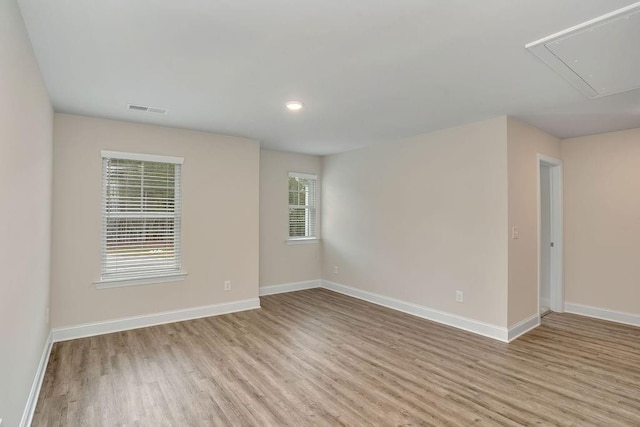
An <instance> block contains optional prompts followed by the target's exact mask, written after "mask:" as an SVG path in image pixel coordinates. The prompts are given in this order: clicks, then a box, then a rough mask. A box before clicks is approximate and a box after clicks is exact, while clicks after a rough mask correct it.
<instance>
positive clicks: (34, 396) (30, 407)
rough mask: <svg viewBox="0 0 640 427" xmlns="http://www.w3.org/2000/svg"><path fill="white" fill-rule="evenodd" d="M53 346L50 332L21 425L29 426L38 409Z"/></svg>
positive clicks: (21, 426) (22, 426) (23, 426)
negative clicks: (37, 405)
mask: <svg viewBox="0 0 640 427" xmlns="http://www.w3.org/2000/svg"><path fill="white" fill-rule="evenodd" d="M52 346H53V335H52V333H51V332H49V336H48V337H47V340H46V341H45V343H44V348H43V349H42V356H41V357H40V363H39V364H38V369H37V370H36V375H35V378H34V379H33V384H32V385H31V391H30V392H29V398H28V399H27V404H26V405H25V408H24V412H23V413H22V419H21V420H20V427H28V426H30V425H31V421H32V420H33V413H34V412H35V410H36V404H37V403H38V396H40V389H41V388H42V381H43V380H44V374H45V372H46V371H47V364H48V363H49V355H50V354H51V347H52Z"/></svg>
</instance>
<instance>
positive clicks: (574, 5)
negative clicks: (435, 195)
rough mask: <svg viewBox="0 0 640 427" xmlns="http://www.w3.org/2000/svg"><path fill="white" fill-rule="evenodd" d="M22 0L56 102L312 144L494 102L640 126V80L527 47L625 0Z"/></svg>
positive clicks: (406, 128) (573, 130)
mask: <svg viewBox="0 0 640 427" xmlns="http://www.w3.org/2000/svg"><path fill="white" fill-rule="evenodd" d="M19 3H20V5H21V9H22V12H23V15H24V18H25V22H26V25H27V28H28V31H29V34H30V36H31V40H32V44H33V47H34V50H35V53H36V56H37V58H38V61H39V63H40V67H41V70H42V73H43V75H44V79H45V82H46V85H47V88H48V90H49V93H50V95H51V98H52V100H53V104H54V107H55V109H56V111H59V112H67V113H74V114H82V115H89V116H97V117H106V118H113V119H120V120H128V121H135V122H144V123H156V124H161V125H166V126H174V127H180V128H187V129H196V130H204V131H210V132H215V133H223V134H230V135H238V136H245V137H250V138H255V139H259V140H261V141H262V146H263V147H266V148H271V149H277V150H285V151H294V152H302V153H311V154H328V153H335V152H340V151H346V150H350V149H354V148H357V147H362V146H366V145H369V144H376V143H381V142H387V141H393V140H396V139H399V138H403V137H407V136H412V135H416V134H419V133H423V132H429V131H433V130H437V129H442V128H446V127H450V126H454V125H459V124H463V123H468V122H473V121H477V120H482V119H485V118H489V117H494V116H498V115H504V114H507V115H513V116H516V117H519V118H521V119H523V120H525V121H528V122H529V123H532V124H533V125H535V126H538V127H540V128H541V129H544V130H546V131H548V132H550V133H552V134H555V135H556V136H559V137H571V136H579V135H585V134H591V133H600V132H606V131H611V130H618V129H626V128H631V127H640V91H639V90H635V91H632V92H627V93H623V94H619V95H613V96H609V97H604V98H599V99H588V98H587V97H586V96H584V95H583V94H581V93H580V92H579V91H578V90H577V89H575V88H574V87H573V86H571V85H570V84H569V83H568V82H567V81H565V80H564V79H563V78H562V77H560V76H559V75H557V74H555V73H554V72H553V71H552V70H551V69H549V68H548V67H547V66H545V64H544V63H542V62H541V61H539V60H538V59H537V58H536V57H535V56H534V55H532V54H531V53H529V52H528V51H527V50H526V49H525V48H524V45H525V44H527V43H530V42H532V41H535V40H538V39H540V38H543V37H546V36H548V35H551V34H553V33H557V32H558V31H561V30H564V29H566V28H569V27H572V26H574V25H577V24H580V23H582V22H584V21H587V20H589V19H592V18H595V17H597V16H600V15H603V14H605V13H608V12H611V11H613V10H615V9H619V8H621V7H624V6H627V5H630V4H632V3H634V1H629V0H607V1H602V0H518V1H513V0H483V1H477V0H447V1H442V0H393V1H389V0H268V1H266V0H90V1H87V0H57V1H43V0H19ZM629 43H634V44H636V45H637V43H638V41H637V40H629ZM638 72H639V73H640V70H638ZM292 99H295V100H301V101H303V102H304V103H305V108H304V110H303V111H301V112H298V113H291V112H289V111H287V110H286V109H285V108H284V103H285V102H286V101H288V100H292ZM129 103H132V104H140V105H150V106H153V107H158V108H166V109H168V110H169V111H168V113H167V114H166V115H161V114H153V113H144V112H139V111H131V110H128V109H127V104H129Z"/></svg>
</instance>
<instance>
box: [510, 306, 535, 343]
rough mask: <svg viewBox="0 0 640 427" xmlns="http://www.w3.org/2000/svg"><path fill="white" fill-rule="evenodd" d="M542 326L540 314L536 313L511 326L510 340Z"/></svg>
mask: <svg viewBox="0 0 640 427" xmlns="http://www.w3.org/2000/svg"><path fill="white" fill-rule="evenodd" d="M538 326H540V315H539V314H537V313H536V314H534V315H532V316H531V317H528V318H526V319H524V320H522V321H520V322H518V323H516V324H515V325H513V326H511V327H509V342H511V341H513V340H515V339H516V338H518V337H519V336H521V335H524V334H526V333H527V332H529V331H530V330H532V329H535V328H537V327H538Z"/></svg>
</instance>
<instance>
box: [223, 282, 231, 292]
mask: <svg viewBox="0 0 640 427" xmlns="http://www.w3.org/2000/svg"><path fill="white" fill-rule="evenodd" d="M224 290H225V291H230V290H231V280H225V281H224Z"/></svg>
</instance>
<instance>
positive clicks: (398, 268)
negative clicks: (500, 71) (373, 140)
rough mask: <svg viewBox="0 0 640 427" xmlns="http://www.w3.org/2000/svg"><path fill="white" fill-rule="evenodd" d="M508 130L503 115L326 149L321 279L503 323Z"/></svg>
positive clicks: (457, 313) (461, 314)
mask: <svg viewBox="0 0 640 427" xmlns="http://www.w3.org/2000/svg"><path fill="white" fill-rule="evenodd" d="M506 129H507V126H506V118H505V117H499V118H496V119H492V120H487V121H483V122H479V123H473V124H470V125H466V126H461V127H456V128H451V129H447V130H443V131H440V132H435V133H430V134H425V135H419V136H416V137H413V138H409V139H405V140H402V141H398V142H394V143H389V144H382V145H378V146H373V147H368V148H364V149H361V150H356V151H351V152H347V153H342V154H336V155H331V156H327V157H325V159H324V163H323V172H322V173H323V191H322V196H323V215H322V218H323V219H322V224H323V278H324V279H327V280H331V281H334V282H338V283H342V284H344V285H348V286H353V287H356V288H359V289H363V290H366V291H369V292H374V293H377V294H381V295H384V296H387V297H392V298H396V299H399V300H402V301H406V302H411V303H414V304H418V305H422V306H425V307H429V308H432V309H436V310H441V311H445V312H448V313H452V314H456V315H460V316H464V317H467V318H471V319H474V320H477V321H481V322H486V323H489V324H492V325H496V326H500V327H505V326H506V323H507V227H506V225H507V147H506V143H507V135H506ZM333 266H338V267H339V269H340V272H339V274H337V275H336V274H334V273H333ZM456 290H462V291H463V292H464V296H465V301H464V303H457V302H456V301H455V291H456Z"/></svg>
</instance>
